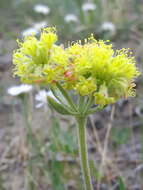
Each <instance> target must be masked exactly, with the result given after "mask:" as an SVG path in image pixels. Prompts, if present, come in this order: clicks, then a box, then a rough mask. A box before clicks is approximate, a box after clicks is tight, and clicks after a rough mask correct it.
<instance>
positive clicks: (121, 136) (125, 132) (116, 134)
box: [111, 127, 131, 146]
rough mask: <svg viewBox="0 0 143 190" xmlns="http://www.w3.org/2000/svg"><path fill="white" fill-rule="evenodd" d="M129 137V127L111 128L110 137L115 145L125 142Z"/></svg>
mask: <svg viewBox="0 0 143 190" xmlns="http://www.w3.org/2000/svg"><path fill="white" fill-rule="evenodd" d="M130 137H131V129H130V128H127V127H125V128H119V127H118V128H116V127H114V128H113V129H112V135H111V139H112V141H113V143H115V145H117V146H118V145H122V144H126V143H127V142H128V141H129V139H130Z"/></svg>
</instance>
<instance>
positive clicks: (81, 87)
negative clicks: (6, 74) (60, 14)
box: [13, 28, 139, 190]
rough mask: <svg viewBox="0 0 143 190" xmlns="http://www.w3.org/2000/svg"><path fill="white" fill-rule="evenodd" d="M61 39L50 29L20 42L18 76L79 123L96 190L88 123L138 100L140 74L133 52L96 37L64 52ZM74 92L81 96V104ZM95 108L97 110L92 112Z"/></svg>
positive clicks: (15, 60) (15, 56)
mask: <svg viewBox="0 0 143 190" xmlns="http://www.w3.org/2000/svg"><path fill="white" fill-rule="evenodd" d="M57 39H58V37H57V34H56V30H55V28H45V29H43V30H42V32H41V35H40V37H39V39H37V38H36V37H35V36H34V35H31V36H29V37H25V38H24V40H23V42H20V41H18V45H19V48H18V49H17V50H16V51H15V52H14V54H13V63H14V65H15V69H14V74H15V75H17V76H19V77H20V79H21V81H22V82H23V83H28V84H42V85H45V86H48V87H49V88H50V89H51V90H52V92H53V94H54V96H55V98H56V99H57V100H58V102H57V101H55V100H54V99H52V98H48V101H49V105H50V106H52V107H53V108H54V109H56V111H58V112H59V113H61V114H69V115H73V116H74V117H75V119H76V121H77V123H78V127H77V128H78V140H79V154H80V158H81V167H82V172H83V179H84V184H85V186H84V187H85V189H86V190H92V189H93V187H92V183H91V176H90V170H89V164H88V154H87V144H86V131H85V123H86V118H87V116H88V115H89V114H91V113H95V112H96V111H97V110H98V109H102V108H103V107H104V106H105V105H107V104H111V103H114V102H116V101H117V100H119V99H120V98H127V97H129V96H134V95H135V90H134V86H135V84H134V79H135V78H136V77H137V76H138V75H139V71H138V69H137V67H136V65H135V64H136V63H135V59H134V57H132V54H131V52H130V51H129V50H128V49H124V48H123V49H121V50H114V49H113V47H112V45H111V44H110V43H109V41H106V42H104V41H102V40H99V41H97V40H96V39H95V38H94V37H93V35H91V37H89V38H88V39H85V40H84V41H78V42H75V43H72V44H71V45H70V46H69V47H67V48H64V47H63V45H56V42H57ZM69 91H73V92H74V93H75V95H77V96H78V101H77V102H74V101H73V99H72V98H71V96H70V95H69V94H68V92H69ZM59 93H60V94H62V96H63V97H62V98H61V96H59ZM94 104H95V105H97V106H96V107H95V108H92V106H93V105H94Z"/></svg>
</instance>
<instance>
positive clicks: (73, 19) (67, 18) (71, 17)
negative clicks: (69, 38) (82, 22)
mask: <svg viewBox="0 0 143 190" xmlns="http://www.w3.org/2000/svg"><path fill="white" fill-rule="evenodd" d="M64 20H65V22H67V23H70V22H78V18H77V16H76V15H74V14H67V15H66V16H65V17H64Z"/></svg>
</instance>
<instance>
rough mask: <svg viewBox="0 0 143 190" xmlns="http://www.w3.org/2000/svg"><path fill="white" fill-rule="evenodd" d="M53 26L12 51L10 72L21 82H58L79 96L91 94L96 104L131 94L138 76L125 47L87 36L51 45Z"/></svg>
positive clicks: (55, 36)
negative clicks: (12, 71) (67, 45)
mask: <svg viewBox="0 0 143 190" xmlns="http://www.w3.org/2000/svg"><path fill="white" fill-rule="evenodd" d="M56 41H57V34H56V31H55V28H46V29H44V30H43V31H42V32H41V36H40V38H39V40H38V39H37V38H36V37H35V36H33V35H32V36H30V37H26V38H25V39H24V41H23V42H18V45H19V49H17V50H16V51H15V52H14V54H13V63H14V64H15V69H14V73H15V75H18V76H19V77H20V78H21V80H22V81H23V82H25V83H42V84H46V85H47V84H50V85H53V84H56V82H58V83H60V84H61V85H62V86H63V87H64V88H65V89H67V90H74V91H75V92H76V93H78V94H80V95H81V96H93V97H95V101H96V103H97V104H99V105H106V104H110V103H113V102H115V101H117V100H118V99H120V98H126V97H128V96H133V95H134V94H135V93H134V86H135V85H134V79H135V78H136V77H137V76H138V75H139V71H138V69H137V67H136V65H135V59H134V57H132V55H131V53H130V51H129V50H128V49H121V50H113V48H112V45H111V44H109V42H107V41H106V42H104V41H102V40H100V41H97V40H95V39H94V38H93V36H91V37H90V38H89V39H86V40H85V43H84V44H82V43H81V42H80V41H79V42H77V43H74V44H72V45H71V46H69V47H67V48H63V46H58V45H56V44H55V42H56Z"/></svg>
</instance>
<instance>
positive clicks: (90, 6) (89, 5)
mask: <svg viewBox="0 0 143 190" xmlns="http://www.w3.org/2000/svg"><path fill="white" fill-rule="evenodd" d="M95 9H96V4H94V3H84V4H83V5H82V10H83V11H85V12H86V11H94V10H95Z"/></svg>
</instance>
